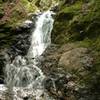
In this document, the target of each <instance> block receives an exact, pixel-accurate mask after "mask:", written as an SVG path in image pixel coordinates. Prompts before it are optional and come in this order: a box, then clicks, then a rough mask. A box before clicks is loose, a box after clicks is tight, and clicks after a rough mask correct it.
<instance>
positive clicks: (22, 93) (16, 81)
mask: <svg viewBox="0 0 100 100" xmlns="http://www.w3.org/2000/svg"><path fill="white" fill-rule="evenodd" d="M52 14H54V13H53V12H52V11H47V12H44V13H43V14H41V15H38V20H37V22H36V28H35V30H34V32H32V36H31V46H30V48H29V51H28V53H27V55H26V56H25V57H22V56H20V55H18V56H16V57H15V59H14V60H13V61H12V62H8V63H7V65H6V75H7V77H6V84H7V86H8V88H10V90H11V91H12V92H13V94H14V95H13V100H24V99H23V98H25V97H27V100H34V99H33V98H32V97H34V98H35V100H41V95H43V93H44V89H43V84H42V83H43V80H44V79H45V75H44V74H43V72H42V70H41V69H40V68H39V67H38V66H37V65H36V61H35V60H36V59H37V58H38V57H39V56H40V55H41V54H42V53H43V52H44V50H45V49H46V48H47V46H48V45H50V44H51V31H52V28H53V22H54V20H53V18H52ZM33 58H34V59H33ZM28 98H29V99H28ZM25 100H26V99H25ZM43 100H51V99H50V98H49V97H48V96H47V95H46V97H45V99H43Z"/></svg>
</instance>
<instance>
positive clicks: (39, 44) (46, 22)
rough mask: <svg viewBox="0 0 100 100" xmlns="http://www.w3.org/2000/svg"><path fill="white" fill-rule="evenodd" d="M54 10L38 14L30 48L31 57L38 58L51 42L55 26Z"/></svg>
mask: <svg viewBox="0 0 100 100" xmlns="http://www.w3.org/2000/svg"><path fill="white" fill-rule="evenodd" d="M52 14H54V13H53V12H52V11H47V12H45V13H43V14H42V15H40V16H38V21H37V22H36V29H35V31H34V32H33V33H32V38H31V39H32V42H31V47H30V49H29V54H28V56H29V57H32V58H36V57H38V56H40V55H41V54H42V53H43V52H44V50H45V49H46V47H47V46H48V45H50V44H51V31H52V28H53V22H54V20H53V18H52V16H51V15H52Z"/></svg>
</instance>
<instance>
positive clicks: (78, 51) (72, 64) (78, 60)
mask: <svg viewBox="0 0 100 100" xmlns="http://www.w3.org/2000/svg"><path fill="white" fill-rule="evenodd" d="M88 53H89V51H88V49H87V48H83V47H80V48H75V49H72V50H69V51H67V52H65V53H63V54H62V56H61V58H60V60H59V63H58V65H59V66H62V67H64V68H65V69H66V70H68V71H69V70H74V69H75V70H77V69H83V68H90V67H92V66H93V58H92V57H91V56H90V55H89V54H88Z"/></svg>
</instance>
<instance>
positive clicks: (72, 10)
mask: <svg viewBox="0 0 100 100" xmlns="http://www.w3.org/2000/svg"><path fill="white" fill-rule="evenodd" d="M81 8H82V2H81V1H78V2H76V3H75V4H73V5H69V6H66V5H65V6H64V7H63V9H62V10H61V12H64V13H78V12H80V10H81Z"/></svg>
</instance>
